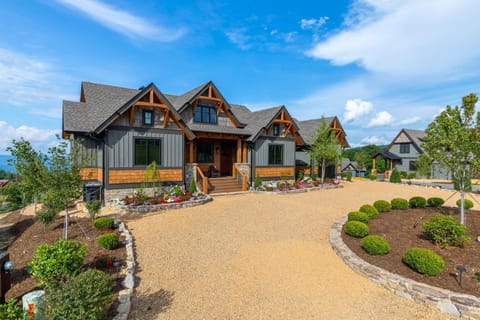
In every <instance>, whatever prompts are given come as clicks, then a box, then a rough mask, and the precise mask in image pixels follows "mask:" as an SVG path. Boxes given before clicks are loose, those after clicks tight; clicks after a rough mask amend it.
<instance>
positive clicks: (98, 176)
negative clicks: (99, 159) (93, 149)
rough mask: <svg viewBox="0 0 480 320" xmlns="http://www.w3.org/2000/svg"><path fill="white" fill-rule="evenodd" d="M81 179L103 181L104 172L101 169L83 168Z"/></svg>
mask: <svg viewBox="0 0 480 320" xmlns="http://www.w3.org/2000/svg"><path fill="white" fill-rule="evenodd" d="M80 178H81V179H82V180H98V181H102V180H103V170H102V169H101V168H82V169H80Z"/></svg>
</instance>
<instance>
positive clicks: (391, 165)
mask: <svg viewBox="0 0 480 320" xmlns="http://www.w3.org/2000/svg"><path fill="white" fill-rule="evenodd" d="M392 170H393V159H390V171H392Z"/></svg>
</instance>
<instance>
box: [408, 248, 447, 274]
mask: <svg viewBox="0 0 480 320" xmlns="http://www.w3.org/2000/svg"><path fill="white" fill-rule="evenodd" d="M403 262H405V263H406V264H407V265H408V266H409V267H410V268H412V269H413V270H415V271H417V272H419V273H422V274H425V275H427V276H436V275H438V274H440V273H442V271H443V270H444V269H445V262H444V261H443V258H442V257H441V256H439V255H438V254H436V253H435V252H433V251H432V250H428V249H424V248H410V249H408V250H407V251H405V253H404V254H403Z"/></svg>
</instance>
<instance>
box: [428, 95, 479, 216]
mask: <svg viewBox="0 0 480 320" xmlns="http://www.w3.org/2000/svg"><path fill="white" fill-rule="evenodd" d="M477 101H478V97H477V95H476V94H474V93H472V94H470V95H468V96H465V97H463V99H462V106H461V107H458V106H455V107H450V106H447V108H446V109H445V110H444V111H443V112H442V113H441V114H440V115H438V116H437V117H436V118H435V120H434V121H433V122H432V123H430V125H429V126H428V128H427V130H426V133H427V135H426V136H425V138H424V144H423V148H424V150H425V153H426V154H427V156H428V157H430V158H431V159H432V160H433V161H435V163H438V164H439V165H440V166H442V167H444V168H450V169H451V170H452V176H453V180H454V181H456V183H457V184H458V190H459V191H460V194H461V198H460V199H461V206H460V223H461V224H465V210H464V198H465V190H466V187H467V186H468V183H469V180H470V177H472V175H473V173H474V172H475V171H477V170H478V169H479V168H480V158H479V157H480V139H479V138H480V131H479V130H480V114H479V113H477V114H476V115H475V104H476V103H477Z"/></svg>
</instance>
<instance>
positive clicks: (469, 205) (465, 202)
mask: <svg viewBox="0 0 480 320" xmlns="http://www.w3.org/2000/svg"><path fill="white" fill-rule="evenodd" d="M460 201H461V199H458V200H457V202H456V203H457V207H459V208H460ZM463 207H464V208H465V209H467V210H468V209H472V208H473V201H472V200H468V199H463Z"/></svg>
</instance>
